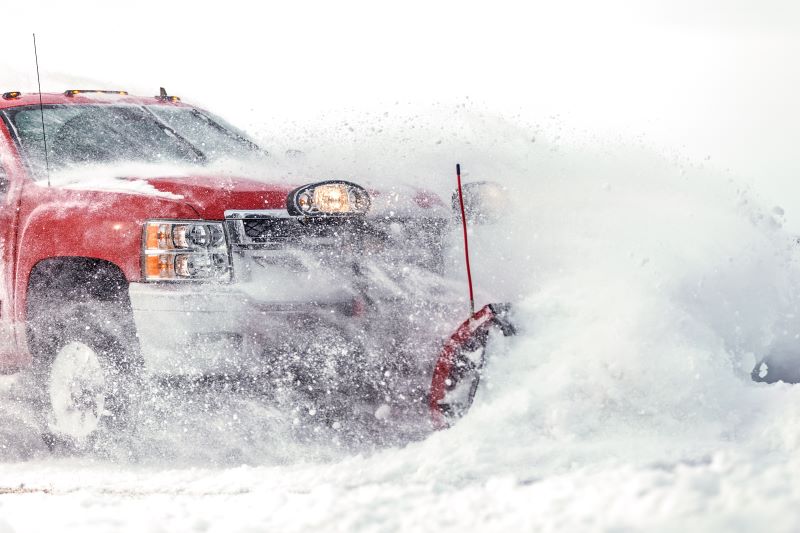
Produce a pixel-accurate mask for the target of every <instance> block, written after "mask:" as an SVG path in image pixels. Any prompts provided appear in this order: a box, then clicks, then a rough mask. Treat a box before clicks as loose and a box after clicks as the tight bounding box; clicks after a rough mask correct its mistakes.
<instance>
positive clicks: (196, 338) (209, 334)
mask: <svg viewBox="0 0 800 533" xmlns="http://www.w3.org/2000/svg"><path fill="white" fill-rule="evenodd" d="M129 294H130V300H131V306H132V308H133V318H134V322H135V324H136V332H137V336H138V338H139V346H140V350H141V355H142V357H143V359H144V363H145V369H146V372H147V373H148V374H151V375H156V376H190V377H191V376H207V375H241V374H263V373H267V372H269V371H270V370H271V369H272V368H274V361H273V360H272V359H271V354H272V350H270V348H271V347H273V348H274V347H285V348H286V349H287V350H289V349H290V348H289V347H290V346H291V345H292V342H291V341H292V337H293V336H296V335H298V333H299V332H302V333H303V334H304V335H307V334H313V333H314V331H319V330H320V329H321V328H323V325H324V326H325V327H327V328H328V330H332V329H331V328H335V327H336V325H337V324H339V323H340V322H342V321H344V320H350V321H353V320H356V321H357V320H358V319H357V318H354V317H353V311H354V309H355V310H357V309H358V308H357V306H354V298H353V297H352V296H351V295H350V294H348V293H347V292H345V291H343V292H342V294H341V295H340V296H341V297H340V298H339V300H338V301H337V300H336V299H334V298H328V301H326V302H323V303H320V302H314V303H302V302H291V301H288V302H274V301H273V302H260V301H258V300H256V299H254V298H253V297H252V296H251V295H249V294H248V293H247V292H245V291H243V290H240V289H239V288H236V287H224V286H218V287H214V288H213V289H210V288H209V287H208V286H205V285H197V286H186V285H178V286H176V285H162V284H145V283H131V284H130V287H129ZM309 329H310V330H311V331H309ZM331 341H332V342H334V341H335V339H331Z"/></svg>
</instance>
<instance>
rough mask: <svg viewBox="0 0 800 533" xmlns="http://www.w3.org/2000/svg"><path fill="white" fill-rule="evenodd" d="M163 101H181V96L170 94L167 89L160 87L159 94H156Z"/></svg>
mask: <svg viewBox="0 0 800 533" xmlns="http://www.w3.org/2000/svg"><path fill="white" fill-rule="evenodd" d="M156 98H158V99H159V100H161V101H164V102H180V101H181V97H180V96H170V95H168V94H167V90H166V89H165V88H163V87H159V91H158V96H156Z"/></svg>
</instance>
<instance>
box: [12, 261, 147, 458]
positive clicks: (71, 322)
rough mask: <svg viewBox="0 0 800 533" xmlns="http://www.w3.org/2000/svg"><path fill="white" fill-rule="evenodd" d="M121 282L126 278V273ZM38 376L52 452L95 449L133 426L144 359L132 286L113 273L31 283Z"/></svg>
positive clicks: (56, 272)
mask: <svg viewBox="0 0 800 533" xmlns="http://www.w3.org/2000/svg"><path fill="white" fill-rule="evenodd" d="M119 274H120V275H121V273H119ZM28 301H29V306H28V340H29V345H30V348H31V353H32V355H33V362H32V367H31V371H32V372H31V373H32V377H33V387H34V391H35V396H36V403H37V407H38V411H39V413H40V421H41V426H42V430H43V438H44V440H45V442H46V443H47V444H48V446H49V447H50V448H51V449H54V448H66V449H67V450H81V451H85V450H90V449H92V448H97V446H98V442H97V441H98V437H99V436H101V435H103V434H111V435H113V433H115V432H118V431H120V430H123V429H125V428H126V427H128V426H130V424H131V421H132V416H131V415H132V410H133V406H132V404H133V399H134V397H135V394H136V391H137V390H140V388H141V387H140V385H141V374H142V372H141V370H142V364H141V358H140V356H139V350H138V342H137V339H136V334H135V326H134V324H133V318H132V316H133V315H132V311H131V308H130V300H129V299H128V294H127V283H125V281H124V278H121V279H120V276H119V275H116V273H115V271H114V270H113V269H110V268H108V269H107V270H105V271H104V270H100V271H97V270H95V271H94V272H92V271H89V272H87V271H86V270H83V271H77V272H76V271H71V270H69V269H64V268H59V269H47V271H45V272H44V275H42V273H39V276H32V283H31V287H30V291H29V298H28Z"/></svg>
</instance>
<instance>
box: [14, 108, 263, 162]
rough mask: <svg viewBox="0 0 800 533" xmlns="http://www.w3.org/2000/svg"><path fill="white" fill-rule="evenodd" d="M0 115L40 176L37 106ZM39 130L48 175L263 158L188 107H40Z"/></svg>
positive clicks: (236, 136) (237, 135)
mask: <svg viewBox="0 0 800 533" xmlns="http://www.w3.org/2000/svg"><path fill="white" fill-rule="evenodd" d="M5 113H6V117H7V119H8V121H9V122H10V123H11V125H12V126H13V130H14V131H15V132H16V134H17V137H18V139H19V145H20V149H21V151H22V153H23V155H24V157H25V159H26V160H27V161H28V164H29V165H30V166H31V169H32V170H33V172H34V175H37V176H42V175H44V172H43V171H44V168H45V158H44V139H43V135H42V116H41V114H40V111H39V107H38V106H27V107H20V108H13V109H9V110H7V111H6V112H5ZM44 129H45V131H46V133H47V155H48V160H49V161H48V162H49V164H50V167H51V168H52V169H54V170H59V169H62V168H65V167H70V166H74V165H82V164H107V163H117V162H141V163H170V164H180V165H186V164H190V165H206V164H209V163H211V162H213V161H215V160H219V159H242V158H252V157H253V156H258V155H263V154H264V153H265V152H263V151H261V150H260V148H259V147H258V146H257V145H256V144H255V143H254V142H253V141H251V140H249V139H248V138H247V137H245V136H244V134H243V133H241V132H239V131H237V130H233V129H230V128H228V127H226V126H225V125H224V124H223V123H222V122H221V121H219V120H215V119H214V118H212V117H211V116H210V115H206V114H204V113H203V112H201V111H200V110H197V109H194V108H191V107H173V106H157V105H153V106H137V105H46V106H44Z"/></svg>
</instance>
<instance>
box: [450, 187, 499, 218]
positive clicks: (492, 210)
mask: <svg viewBox="0 0 800 533" xmlns="http://www.w3.org/2000/svg"><path fill="white" fill-rule="evenodd" d="M461 189H462V193H463V195H464V213H465V215H466V217H467V221H468V222H471V223H475V224H490V223H492V222H497V221H498V220H500V218H501V217H502V216H503V212H504V211H506V210H507V208H508V191H507V190H506V188H505V187H503V186H502V185H500V184H499V183H496V182H493V181H476V182H472V183H464V184H463V185H462V186H461ZM452 203H453V211H454V212H455V213H456V215H458V216H459V217H460V216H461V205H460V202H459V200H458V189H456V190H455V191H454V192H453V201H452Z"/></svg>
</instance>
